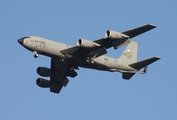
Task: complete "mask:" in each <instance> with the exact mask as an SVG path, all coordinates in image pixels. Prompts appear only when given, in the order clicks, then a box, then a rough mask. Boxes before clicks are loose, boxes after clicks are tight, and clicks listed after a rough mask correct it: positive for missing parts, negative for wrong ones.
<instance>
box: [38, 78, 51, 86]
mask: <svg viewBox="0 0 177 120" xmlns="http://www.w3.org/2000/svg"><path fill="white" fill-rule="evenodd" d="M36 84H37V85H38V86H39V87H42V88H49V87H50V85H51V83H50V81H49V80H46V79H43V78H38V79H37V80H36Z"/></svg>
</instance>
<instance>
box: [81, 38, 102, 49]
mask: <svg viewBox="0 0 177 120" xmlns="http://www.w3.org/2000/svg"><path fill="white" fill-rule="evenodd" d="M77 45H78V46H81V47H84V48H93V47H96V46H100V44H97V43H95V42H92V41H89V40H85V39H79V40H78V41H77Z"/></svg>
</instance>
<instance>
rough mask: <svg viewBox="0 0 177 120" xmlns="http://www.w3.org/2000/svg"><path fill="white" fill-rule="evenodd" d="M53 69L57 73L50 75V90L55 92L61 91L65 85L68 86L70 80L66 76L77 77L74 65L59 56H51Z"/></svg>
mask: <svg viewBox="0 0 177 120" xmlns="http://www.w3.org/2000/svg"><path fill="white" fill-rule="evenodd" d="M51 69H52V70H53V71H56V73H54V75H53V76H51V77H50V82H51V85H50V91H51V92H54V93H59V92H60V90H61V89H62V87H63V86H65V87H66V85H67V84H68V82H69V80H68V79H67V77H66V76H71V77H75V75H77V73H76V72H75V71H74V69H73V67H72V66H70V65H68V64H66V63H64V62H62V61H61V60H60V59H57V58H51Z"/></svg>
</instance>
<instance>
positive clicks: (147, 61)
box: [122, 57, 160, 80]
mask: <svg viewBox="0 0 177 120" xmlns="http://www.w3.org/2000/svg"><path fill="white" fill-rule="evenodd" d="M159 59H160V58H158V57H152V58H149V59H145V60H142V61H139V62H135V63H132V64H130V65H129V66H130V67H132V68H134V69H136V70H137V71H135V72H134V73H130V72H128V71H127V72H124V73H122V78H123V79H126V80H129V79H130V78H131V77H132V76H133V75H134V74H135V73H141V74H144V73H146V71H147V66H148V65H150V64H152V63H153V62H155V61H157V60H159ZM142 68H144V70H143V71H142V72H141V71H139V70H140V69H142Z"/></svg>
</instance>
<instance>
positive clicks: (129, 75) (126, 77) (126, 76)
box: [122, 73, 135, 80]
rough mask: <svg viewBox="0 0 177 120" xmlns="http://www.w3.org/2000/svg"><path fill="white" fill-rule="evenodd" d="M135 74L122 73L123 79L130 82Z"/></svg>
mask: <svg viewBox="0 0 177 120" xmlns="http://www.w3.org/2000/svg"><path fill="white" fill-rule="evenodd" d="M134 74H135V73H122V78H123V79H126V80H129V79H130V78H131V77H132V76H133V75H134Z"/></svg>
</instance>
